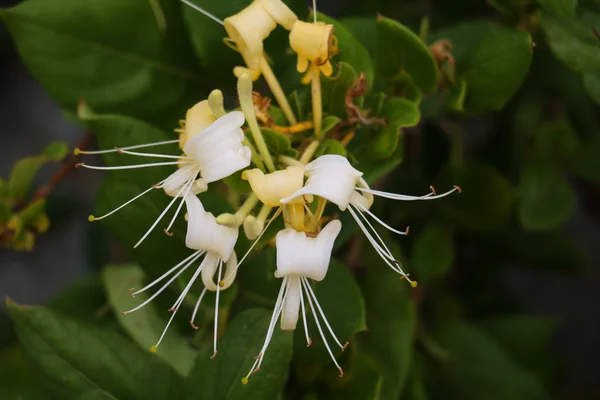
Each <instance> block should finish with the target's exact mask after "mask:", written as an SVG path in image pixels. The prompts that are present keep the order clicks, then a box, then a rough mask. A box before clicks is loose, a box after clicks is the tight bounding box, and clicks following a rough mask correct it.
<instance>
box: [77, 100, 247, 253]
mask: <svg viewBox="0 0 600 400" xmlns="http://www.w3.org/2000/svg"><path fill="white" fill-rule="evenodd" d="M201 104H203V102H200V103H199V104H197V105H196V106H194V107H193V108H191V109H190V110H189V111H188V114H187V117H188V118H189V120H186V121H187V122H186V124H185V127H184V128H183V129H181V130H179V131H181V132H182V136H184V139H180V140H169V141H165V142H157V143H150V144H142V145H137V146H130V147H124V148H115V149H114V150H102V151H90V152H82V151H76V154H102V153H109V152H115V151H116V152H119V153H121V154H129V155H134V156H140V157H152V158H162V159H173V161H166V162H157V163H149V164H136V165H125V166H118V167H97V166H91V165H86V164H84V163H81V164H78V165H77V166H82V167H85V168H90V169H100V170H121V169H134V168H147V167H154V166H163V165H177V166H178V167H179V168H178V169H177V171H175V172H173V173H172V174H171V175H169V176H168V177H167V178H166V179H164V180H162V181H160V182H158V183H157V184H155V185H153V186H151V187H150V188H148V189H147V190H146V191H144V192H142V193H141V194H139V195H137V196H135V197H134V198H132V199H131V200H129V201H127V202H125V203H124V204H122V205H121V206H119V207H117V208H115V209H114V210H112V211H111V212H109V213H107V214H105V215H103V216H101V217H94V216H90V217H89V220H90V221H95V220H100V219H103V218H106V217H108V216H109V215H112V214H113V213H115V212H117V211H118V210H120V209H122V208H123V207H125V206H127V205H129V204H130V203H132V202H133V201H135V200H137V199H138V198H140V197H142V196H143V195H145V194H146V193H148V192H150V191H151V190H153V189H163V190H164V191H165V193H166V194H167V195H169V196H171V197H173V200H171V202H170V203H169V205H168V206H167V207H166V208H165V210H164V211H163V212H162V213H161V214H160V216H159V217H158V218H157V219H156V221H155V222H154V224H153V225H152V226H151V227H150V229H148V231H146V233H145V234H144V236H143V237H142V238H141V239H140V240H139V241H138V242H137V244H136V245H135V246H134V247H137V246H139V245H140V243H142V241H144V239H146V237H147V236H148V235H149V234H150V232H151V231H152V230H153V229H154V228H155V227H156V225H158V223H159V222H160V220H161V219H162V218H163V217H164V216H165V215H166V213H167V212H168V211H169V210H170V209H171V207H172V206H173V205H174V204H175V202H176V200H177V198H181V199H182V200H181V202H180V204H179V206H178V208H177V211H176V212H175V215H174V216H173V218H172V219H171V222H170V223H169V225H168V226H167V228H166V229H165V233H167V234H168V235H171V233H170V232H169V230H170V229H171V227H172V226H173V223H174V222H175V219H176V217H177V215H178V214H179V212H180V211H181V208H182V206H183V203H184V201H183V199H185V198H186V197H187V195H188V194H190V193H191V194H198V193H201V192H204V191H206V190H207V188H208V186H207V185H208V184H209V183H210V182H215V181H218V180H220V179H223V178H225V177H227V176H229V175H231V174H233V173H234V172H236V171H239V170H241V169H244V168H246V167H248V166H249V165H250V159H251V155H252V153H251V150H250V148H249V147H247V146H244V145H243V143H242V142H243V141H244V132H243V131H242V129H241V126H242V125H243V124H244V114H243V113H242V112H241V111H233V112H230V113H227V114H225V115H223V116H221V117H220V118H215V120H214V122H212V123H210V124H209V125H208V126H206V124H207V123H208V122H209V121H210V119H211V118H214V116H213V117H211V116H210V115H205V114H206V113H208V112H209V111H210V110H208V109H206V107H205V106H203V105H201ZM199 113H200V114H202V115H199ZM177 142H180V143H182V144H184V145H183V152H184V154H183V155H181V156H173V155H168V154H157V153H140V152H137V151H131V150H133V149H139V148H144V147H151V146H158V145H164V144H172V143H177Z"/></svg>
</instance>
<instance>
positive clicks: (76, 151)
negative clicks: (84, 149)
mask: <svg viewBox="0 0 600 400" xmlns="http://www.w3.org/2000/svg"><path fill="white" fill-rule="evenodd" d="M79 153H81V150H80V149H79V148H77V147H76V148H74V149H73V154H75V155H79Z"/></svg>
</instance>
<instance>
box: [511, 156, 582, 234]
mask: <svg viewBox="0 0 600 400" xmlns="http://www.w3.org/2000/svg"><path fill="white" fill-rule="evenodd" d="M518 192H519V208H518V210H519V219H520V221H521V225H522V226H523V227H524V228H525V229H529V230H544V229H552V228H555V227H557V226H560V225H562V224H563V223H564V222H565V221H566V220H567V219H568V218H569V216H570V215H571V213H572V211H573V207H574V203H575V195H574V194H573V190H572V189H571V186H570V185H569V183H568V182H567V180H566V179H565V177H564V175H563V173H562V172H561V171H560V170H558V169H557V168H556V167H555V166H551V165H546V166H544V165H531V166H527V167H525V168H523V170H522V171H521V177H520V180H519V187H518Z"/></svg>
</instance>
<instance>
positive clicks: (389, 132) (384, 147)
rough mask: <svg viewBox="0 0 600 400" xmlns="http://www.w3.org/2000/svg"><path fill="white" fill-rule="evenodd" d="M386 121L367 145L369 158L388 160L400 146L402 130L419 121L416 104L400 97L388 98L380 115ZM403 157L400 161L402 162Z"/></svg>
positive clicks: (419, 116) (419, 115) (419, 114)
mask: <svg viewBox="0 0 600 400" xmlns="http://www.w3.org/2000/svg"><path fill="white" fill-rule="evenodd" d="M381 117H383V118H384V119H385V120H386V121H387V125H384V126H383V127H382V128H381V129H379V131H378V132H377V133H376V134H375V137H374V138H373V139H372V141H371V142H370V143H369V145H368V154H369V157H373V158H376V159H382V158H388V157H390V156H391V155H392V154H393V153H394V152H395V150H396V148H397V147H398V146H399V144H400V140H401V136H402V128H408V127H412V126H416V125H417V124H418V123H419V121H420V120H421V113H420V111H419V107H418V106H417V104H415V103H413V102H412V101H409V100H406V99H403V98H401V97H390V98H388V99H387V100H386V102H385V105H384V106H383V112H382V114H381ZM403 159H404V155H403V156H402V158H401V159H400V161H402V160H403Z"/></svg>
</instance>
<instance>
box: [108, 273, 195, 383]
mask: <svg viewBox="0 0 600 400" xmlns="http://www.w3.org/2000/svg"><path fill="white" fill-rule="evenodd" d="M102 278H103V280H104V287H105V289H106V292H107V294H108V300H109V302H110V305H111V307H112V308H113V310H114V312H115V315H116V316H117V319H118V320H119V323H120V324H121V326H122V327H123V329H125V331H126V332H127V333H128V334H129V335H130V336H131V337H132V339H133V340H135V341H136V342H137V343H138V344H139V345H140V346H141V347H142V348H143V349H146V350H147V349H149V348H150V347H151V346H153V345H155V344H156V342H157V341H158V339H159V338H160V335H161V333H162V332H163V330H164V329H165V326H166V321H165V320H164V319H163V318H160V317H159V315H158V313H157V310H156V307H154V304H146V305H145V306H144V307H143V308H141V309H139V310H137V311H136V312H133V313H131V314H127V315H123V314H121V312H122V311H127V310H130V309H132V308H134V307H136V306H138V305H139V304H141V303H143V302H144V301H146V300H147V299H148V295H147V294H146V293H140V294H138V295H136V296H135V298H133V297H132V296H131V295H130V294H129V292H130V289H132V288H136V289H141V288H142V287H144V286H145V284H144V272H143V271H142V270H141V269H140V268H139V267H138V266H136V265H120V266H108V267H106V268H104V271H103V273H102ZM166 314H167V315H168V313H166ZM156 355H158V356H159V357H160V358H162V359H163V360H164V361H166V362H167V363H168V364H169V365H171V366H172V367H173V368H174V369H175V370H176V371H177V372H179V373H180V374H182V375H184V376H186V375H187V374H188V373H189V372H190V370H191V368H192V365H193V363H194V359H195V356H196V353H195V352H194V351H193V349H192V348H191V347H190V346H189V345H188V344H187V343H186V341H185V340H184V339H183V338H182V337H181V336H179V335H178V334H177V332H176V329H175V328H172V329H171V330H169V331H168V332H167V334H166V335H165V337H164V339H163V341H162V342H161V343H160V347H159V348H158V351H157V352H156Z"/></svg>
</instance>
